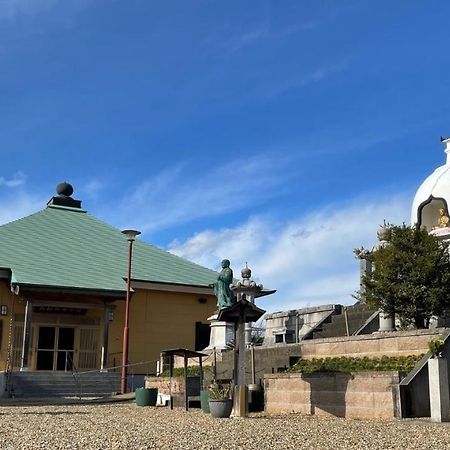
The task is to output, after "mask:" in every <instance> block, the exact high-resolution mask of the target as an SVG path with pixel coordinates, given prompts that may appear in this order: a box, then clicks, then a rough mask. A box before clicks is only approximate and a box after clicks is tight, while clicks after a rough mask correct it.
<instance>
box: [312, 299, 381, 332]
mask: <svg viewBox="0 0 450 450" xmlns="http://www.w3.org/2000/svg"><path fill="white" fill-rule="evenodd" d="M374 311H375V310H374V309H373V308H371V307H369V306H367V305H365V304H363V303H359V304H355V305H352V306H349V307H347V308H346V312H347V324H348V329H349V333H350V334H352V333H354V332H355V331H356V330H358V329H359V328H360V327H361V326H362V325H363V324H364V323H365V322H366V320H367V319H368V318H369V317H370V316H371V315H372V314H373V312H374ZM347 324H346V319H345V314H344V311H342V312H341V314H335V315H333V316H331V320H330V321H328V322H326V323H324V324H323V325H322V327H321V328H320V329H318V330H315V331H314V332H313V339H320V338H329V337H339V336H346V335H347Z"/></svg>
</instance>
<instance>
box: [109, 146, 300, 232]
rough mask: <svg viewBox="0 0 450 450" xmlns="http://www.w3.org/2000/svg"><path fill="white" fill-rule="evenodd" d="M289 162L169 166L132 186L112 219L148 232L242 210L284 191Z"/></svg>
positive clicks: (270, 159)
mask: <svg viewBox="0 0 450 450" xmlns="http://www.w3.org/2000/svg"><path fill="white" fill-rule="evenodd" d="M290 158H291V157H286V156H285V157H279V156H278V157H277V156H276V155H275V154H259V155H258V157H257V158H254V159H247V158H243V160H242V161H239V160H233V161H232V162H230V163H225V164H219V163H218V164H217V165H215V166H214V165H213V166H212V167H211V168H208V170H207V171H205V172H201V173H199V172H198V170H197V171H193V170H192V167H190V166H189V165H187V164H186V165H178V166H174V167H172V168H170V169H167V170H165V171H162V172H160V173H159V174H157V175H156V176H154V177H153V178H151V179H148V180H146V181H145V182H143V183H141V184H140V185H139V186H137V187H136V189H135V190H134V193H132V194H131V195H129V196H127V198H126V199H124V200H123V202H122V204H121V205H119V207H118V208H117V209H116V210H115V211H114V214H115V217H116V218H117V217H122V218H128V217H133V220H134V226H139V227H140V229H141V230H142V231H143V232H152V231H155V230H159V229H162V228H164V227H168V226H171V225H180V224H182V223H188V222H191V221H193V220H196V219H200V218H205V217H212V216H218V215H221V214H225V213H229V212H232V211H238V210H242V209H245V208H248V207H249V206H254V205H257V204H258V203H260V202H262V201H264V200H266V199H268V198H273V197H275V196H276V195H278V194H279V192H280V190H282V189H284V184H285V183H286V180H287V179H289V177H290V176H291V175H290V174H291V170H290V169H289V161H290ZM250 202H251V203H250ZM122 222H123V219H122ZM121 225H123V226H128V225H129V224H126V223H122V224H121Z"/></svg>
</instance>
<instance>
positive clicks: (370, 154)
mask: <svg viewBox="0 0 450 450" xmlns="http://www.w3.org/2000/svg"><path fill="white" fill-rule="evenodd" d="M449 13H450V5H449V4H448V2H445V1H432V2H411V1H407V0H404V1H402V0H398V1H395V2H392V1H378V2H373V1H363V0H358V1H343V2H338V1H318V0H314V1H313V0H311V1H283V2H280V1H252V2H246V1H226V2H223V1H185V0H183V1H170V0H167V1H164V2H162V1H161V2H154V1H150V0H127V1H119V0H117V1H112V0H76V1H75V0H0V154H1V156H2V164H1V166H0V221H1V222H2V223H3V222H7V221H9V220H12V219H14V218H17V217H21V216H23V215H25V214H29V213H31V212H34V211H36V210H39V209H41V208H42V207H43V206H44V205H45V202H46V201H47V200H48V198H50V196H51V195H52V194H53V192H54V186H55V185H56V184H57V183H58V182H59V181H63V180H67V181H69V182H71V183H72V184H73V185H74V187H75V197H77V198H79V199H81V200H83V206H84V207H85V208H86V209H87V210H88V211H89V212H91V213H93V214H94V215H96V216H98V217H100V218H102V219H104V220H106V221H108V222H109V223H112V224H113V225H116V226H118V227H124V226H132V227H135V228H138V229H141V230H142V231H143V236H142V238H143V239H145V240H147V241H149V242H152V243H154V244H156V245H158V246H160V247H163V248H166V249H170V250H171V251H173V252H175V253H177V254H179V255H182V256H185V257H187V258H190V259H192V260H195V261H197V262H200V263H201V264H204V265H207V266H209V267H212V268H215V269H217V268H218V266H219V261H220V260H221V259H222V258H224V257H228V258H230V259H231V261H232V266H233V267H234V270H235V273H236V274H238V273H239V269H240V267H242V266H243V265H244V263H245V261H248V263H249V266H250V267H252V268H253V270H254V274H255V276H257V277H258V279H259V280H260V281H262V282H263V283H264V284H265V285H267V286H270V287H274V288H278V290H279V292H278V293H277V294H276V296H274V297H272V298H267V299H265V300H263V301H262V303H261V304H262V306H263V307H265V308H266V309H268V310H271V311H274V310H279V309H285V308H293V307H301V306H306V305H313V304H319V303H334V302H343V303H351V302H352V298H351V296H350V295H351V293H352V292H353V291H355V290H356V289H357V288H358V265H357V261H355V260H354V259H353V255H352V249H353V248H354V247H356V246H359V245H361V244H364V245H366V246H370V245H373V243H374V240H375V232H376V229H377V226H378V224H380V223H382V221H383V219H388V220H390V221H391V222H401V221H403V220H409V208H410V204H411V202H412V197H413V195H414V191H415V189H416V188H417V187H418V185H419V184H420V182H421V181H422V180H423V179H424V178H425V177H426V176H427V175H428V174H429V173H430V172H431V171H432V170H433V169H434V168H435V167H437V166H438V165H440V164H443V163H444V154H443V147H442V145H441V144H440V142H439V136H440V135H446V134H447V135H448V134H450V123H449V120H448V119H449V113H450V106H449V104H450V101H449V99H450V82H449V75H448V74H449V73H450V59H449V58H448V57H447V54H448V43H449V37H448V29H447V28H448V27H447V26H446V22H445V17H447V16H448V15H449Z"/></svg>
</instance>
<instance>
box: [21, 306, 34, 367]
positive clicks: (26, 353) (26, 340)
mask: <svg viewBox="0 0 450 450" xmlns="http://www.w3.org/2000/svg"><path fill="white" fill-rule="evenodd" d="M32 312H33V304H32V302H31V300H27V303H26V305H25V318H24V323H23V343H22V358H21V363H20V370H21V371H27V370H29V367H28V363H29V358H30V338H31V317H32Z"/></svg>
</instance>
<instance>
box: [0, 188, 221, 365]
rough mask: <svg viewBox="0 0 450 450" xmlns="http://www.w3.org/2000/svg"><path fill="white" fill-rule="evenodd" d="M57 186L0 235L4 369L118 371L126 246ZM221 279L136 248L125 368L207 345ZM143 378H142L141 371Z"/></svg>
mask: <svg viewBox="0 0 450 450" xmlns="http://www.w3.org/2000/svg"><path fill="white" fill-rule="evenodd" d="M58 186H59V190H58V195H57V196H55V197H53V198H51V199H50V201H49V202H48V204H47V207H46V208H45V209H43V210H42V211H39V212H37V213H35V214H32V215H30V216H27V217H24V218H22V219H19V220H16V221H14V222H11V223H8V224H5V225H3V226H0V332H1V334H0V345H1V347H0V367H1V369H0V370H6V371H8V370H22V371H25V370H30V371H39V370H46V371H66V370H72V369H76V370H89V369H99V370H100V369H104V370H106V369H108V368H112V367H115V366H120V364H121V361H122V341H123V328H124V320H125V319H124V315H125V314H124V313H125V298H126V277H127V266H128V258H127V252H128V247H127V246H128V241H127V239H126V237H125V236H124V235H123V234H122V233H121V231H120V230H118V229H116V228H114V227H112V226H110V225H108V224H106V223H104V222H102V221H100V220H98V219H96V218H95V217H93V216H92V215H90V214H89V213H87V212H86V211H85V210H83V209H82V208H81V202H80V201H78V200H74V199H73V198H72V197H71V195H72V192H73V190H72V188H71V187H70V185H67V184H65V185H64V186H62V187H61V186H60V185H58ZM216 278H217V274H216V273H215V272H214V271H212V270H209V269H206V268H204V267H201V266H199V265H196V264H194V263H192V262H190V261H187V260H185V259H182V258H179V257H177V256H175V255H172V254H170V253H168V252H165V251H163V250H161V249H158V248H156V247H154V246H152V245H150V244H148V243H146V242H144V241H142V240H137V241H135V242H134V246H133V259H132V276H131V287H132V297H131V302H130V317H129V320H130V325H129V358H128V362H129V363H130V364H132V363H141V362H146V368H145V372H150V373H151V372H154V371H156V361H157V360H158V359H159V354H160V351H161V350H164V349H169V348H175V347H184V348H189V349H201V348H204V347H206V346H207V345H208V339H209V335H208V331H209V327H208V323H207V321H206V318H207V317H209V316H210V315H211V314H212V313H213V312H214V311H215V309H216V299H215V297H214V295H213V292H212V289H211V288H210V287H209V285H210V284H211V283H213V282H214V281H215V280H216ZM137 371H138V372H139V369H137Z"/></svg>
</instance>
